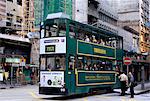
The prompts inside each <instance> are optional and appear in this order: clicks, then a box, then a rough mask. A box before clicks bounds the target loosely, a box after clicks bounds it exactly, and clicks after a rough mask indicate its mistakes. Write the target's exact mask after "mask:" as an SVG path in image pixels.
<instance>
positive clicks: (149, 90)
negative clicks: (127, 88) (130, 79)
mask: <svg viewBox="0 0 150 101" xmlns="http://www.w3.org/2000/svg"><path fill="white" fill-rule="evenodd" d="M147 92H150V89H148V90H145V91H142V92H139V93H136V94H135V95H140V94H144V93H147Z"/></svg>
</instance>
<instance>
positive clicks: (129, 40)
mask: <svg viewBox="0 0 150 101" xmlns="http://www.w3.org/2000/svg"><path fill="white" fill-rule="evenodd" d="M118 35H120V36H122V37H123V45H124V50H126V51H134V52H137V53H139V48H138V47H139V46H138V36H137V35H134V34H132V33H130V32H128V31H126V30H124V29H122V28H118ZM133 37H135V38H136V40H134V39H133ZM134 41H135V43H136V44H135V45H134V44H133V43H134Z"/></svg>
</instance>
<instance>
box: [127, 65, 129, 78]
mask: <svg viewBox="0 0 150 101" xmlns="http://www.w3.org/2000/svg"><path fill="white" fill-rule="evenodd" d="M128 75H129V65H127V76H128Z"/></svg>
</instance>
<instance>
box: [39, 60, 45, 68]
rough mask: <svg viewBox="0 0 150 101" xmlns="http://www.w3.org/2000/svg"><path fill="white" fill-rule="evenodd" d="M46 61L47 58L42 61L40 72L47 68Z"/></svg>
mask: <svg viewBox="0 0 150 101" xmlns="http://www.w3.org/2000/svg"><path fill="white" fill-rule="evenodd" d="M45 60H46V59H45V58H41V59H40V70H45V69H46V66H45V63H46V61H45Z"/></svg>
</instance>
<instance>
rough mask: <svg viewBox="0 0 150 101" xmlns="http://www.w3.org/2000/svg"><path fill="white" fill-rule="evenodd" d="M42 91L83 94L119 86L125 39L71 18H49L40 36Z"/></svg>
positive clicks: (41, 92) (40, 90)
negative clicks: (118, 76) (118, 74)
mask: <svg viewBox="0 0 150 101" xmlns="http://www.w3.org/2000/svg"><path fill="white" fill-rule="evenodd" d="M40 37H41V38H40V84H39V93H40V94H64V95H72V94H82V93H89V92H93V91H99V90H104V89H106V90H112V89H113V88H114V87H117V73H118V71H119V70H120V68H121V67H122V61H123V38H122V37H120V36H118V35H117V34H115V33H112V32H109V31H107V30H104V29H101V28H96V27H93V26H90V25H87V24H82V23H79V22H76V21H73V20H70V19H68V18H53V17H52V16H51V17H50V18H47V19H46V20H45V21H44V23H43V25H42V27H41V36H40Z"/></svg>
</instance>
